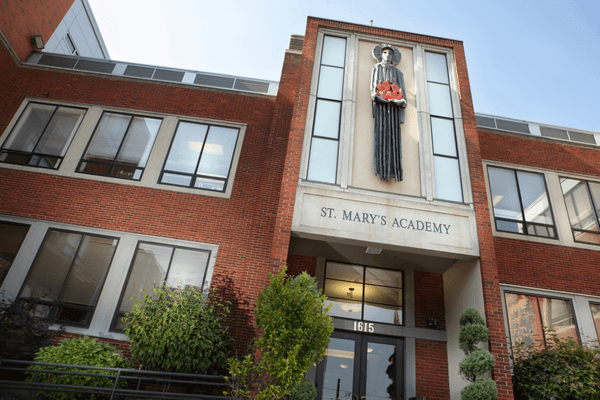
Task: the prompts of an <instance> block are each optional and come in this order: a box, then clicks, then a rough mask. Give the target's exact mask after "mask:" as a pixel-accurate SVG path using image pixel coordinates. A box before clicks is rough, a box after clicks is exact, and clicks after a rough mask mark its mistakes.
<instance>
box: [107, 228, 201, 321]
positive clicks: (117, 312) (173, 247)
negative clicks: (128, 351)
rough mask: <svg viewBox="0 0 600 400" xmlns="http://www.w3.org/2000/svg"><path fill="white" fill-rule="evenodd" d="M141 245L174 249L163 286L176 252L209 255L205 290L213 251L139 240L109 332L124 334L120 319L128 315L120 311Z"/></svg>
mask: <svg viewBox="0 0 600 400" xmlns="http://www.w3.org/2000/svg"><path fill="white" fill-rule="evenodd" d="M141 244H150V245H154V246H163V247H171V248H172V249H173V252H172V253H171V258H170V259H169V266H168V268H167V271H166V272H165V279H164V280H163V284H164V283H165V282H166V279H167V278H168V277H169V271H170V270H171V265H172V263H173V256H175V250H177V249H184V250H193V251H202V252H205V253H208V258H207V261H206V267H205V268H204V276H203V277H202V284H201V288H202V289H204V285H205V284H206V275H207V274H208V268H209V265H210V259H211V257H212V250H207V249H196V248H193V247H187V246H178V245H171V244H166V243H159V242H152V241H147V240H138V242H137V244H136V246H135V251H134V252H133V257H132V258H131V261H130V262H129V267H128V269H127V276H126V278H125V282H124V283H123V288H122V289H121V294H120V295H119V301H118V302H117V306H116V308H115V312H114V314H113V317H112V320H111V322H110V328H109V332H118V333H123V330H122V329H119V328H117V327H116V325H117V322H118V321H119V319H121V318H122V317H123V316H124V315H125V314H126V313H125V312H122V311H119V306H120V305H121V302H122V301H123V296H125V291H126V290H127V284H128V283H129V279H130V278H131V272H132V271H133V266H134V264H135V260H136V258H137V255H138V250H139V249H140V245H141Z"/></svg>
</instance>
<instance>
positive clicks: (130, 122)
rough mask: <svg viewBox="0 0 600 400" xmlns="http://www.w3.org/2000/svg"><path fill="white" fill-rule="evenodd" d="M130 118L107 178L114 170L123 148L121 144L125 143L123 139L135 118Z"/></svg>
mask: <svg viewBox="0 0 600 400" xmlns="http://www.w3.org/2000/svg"><path fill="white" fill-rule="evenodd" d="M130 117H131V118H130V119H129V124H127V129H126V130H125V134H124V135H123V139H121V144H120V145H119V148H118V149H117V153H116V154H115V158H113V160H112V163H111V166H110V168H109V170H108V175H107V176H111V174H112V172H113V170H114V169H115V164H116V163H117V158H119V154H120V153H121V149H122V148H123V144H124V143H125V139H126V138H127V134H128V133H129V129H131V125H132V124H133V119H134V118H135V117H133V116H130Z"/></svg>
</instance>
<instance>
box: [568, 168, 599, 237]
mask: <svg viewBox="0 0 600 400" xmlns="http://www.w3.org/2000/svg"><path fill="white" fill-rule="evenodd" d="M560 185H561V187H562V192H563V196H564V198H565V204H566V205H567V212H568V213H569V220H570V222H571V230H572V231H573V237H574V238H575V241H576V242H583V243H592V244H600V232H599V231H598V226H599V221H600V183H597V182H588V181H583V180H579V179H569V178H560Z"/></svg>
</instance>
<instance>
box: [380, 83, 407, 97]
mask: <svg viewBox="0 0 600 400" xmlns="http://www.w3.org/2000/svg"><path fill="white" fill-rule="evenodd" d="M376 93H377V95H378V96H381V97H383V98H384V99H389V100H402V98H403V97H404V95H403V94H402V89H400V88H399V87H398V85H396V84H395V83H392V84H391V85H390V81H389V80H387V81H385V82H381V83H380V84H379V85H377V89H376Z"/></svg>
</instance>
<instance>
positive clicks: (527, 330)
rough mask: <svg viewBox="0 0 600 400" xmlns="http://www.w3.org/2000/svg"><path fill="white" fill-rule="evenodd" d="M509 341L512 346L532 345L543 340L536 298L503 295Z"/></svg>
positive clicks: (522, 295) (512, 294)
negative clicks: (519, 344)
mask: <svg viewBox="0 0 600 400" xmlns="http://www.w3.org/2000/svg"><path fill="white" fill-rule="evenodd" d="M505 298H506V312H507V313H508V325H509V329H510V340H511V342H512V344H513V345H516V344H518V343H525V345H532V344H534V343H535V341H536V340H542V341H543V340H544V336H543V332H542V326H543V324H542V319H541V316H540V310H539V307H538V303H537V298H536V297H533V296H526V295H524V294H515V293H505Z"/></svg>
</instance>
